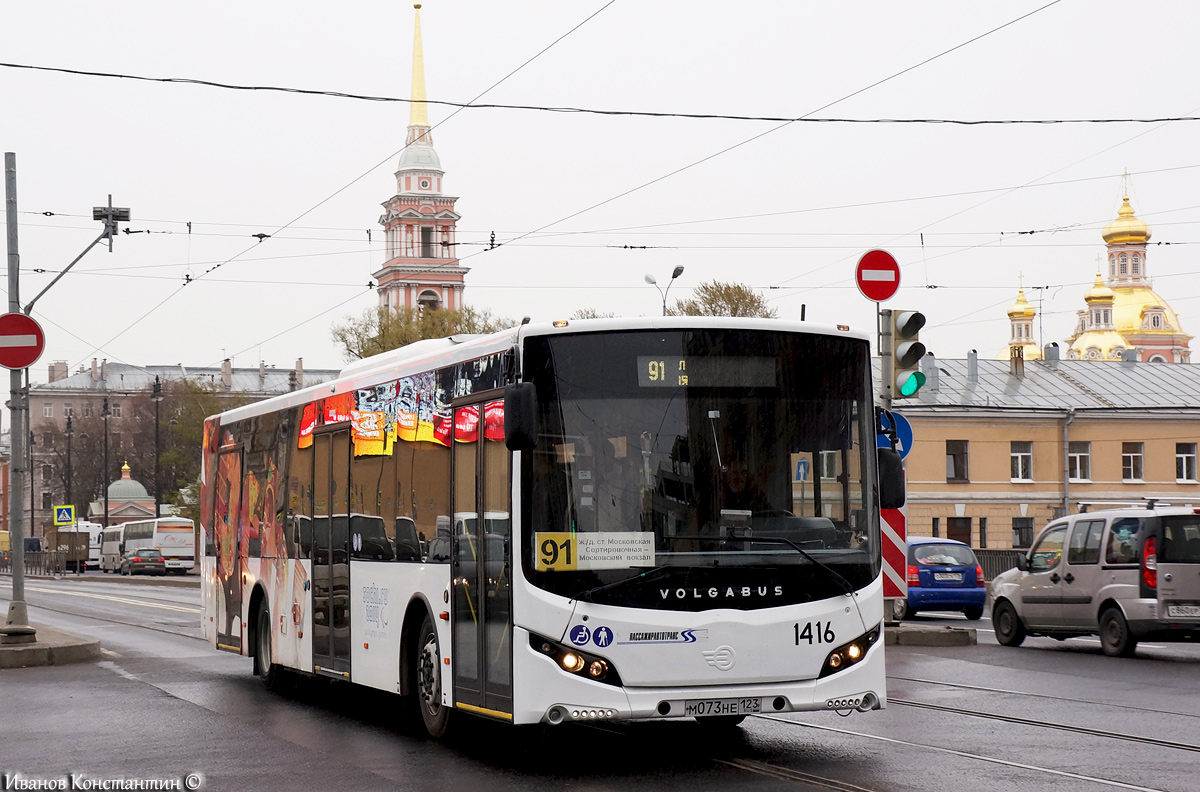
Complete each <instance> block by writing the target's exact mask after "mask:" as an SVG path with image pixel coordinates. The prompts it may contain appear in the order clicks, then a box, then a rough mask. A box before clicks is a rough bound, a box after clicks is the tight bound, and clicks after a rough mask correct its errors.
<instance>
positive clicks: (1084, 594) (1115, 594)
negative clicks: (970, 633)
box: [991, 502, 1200, 657]
mask: <svg viewBox="0 0 1200 792" xmlns="http://www.w3.org/2000/svg"><path fill="white" fill-rule="evenodd" d="M991 595H992V602H993V605H992V626H993V627H994V629H995V631H996V639H997V640H998V641H999V642H1000V643H1002V644H1004V645H1005V646H1019V645H1020V644H1021V642H1022V641H1024V640H1025V636H1026V635H1046V636H1050V637H1053V638H1058V639H1060V640H1061V639H1064V638H1068V637H1070V636H1073V635H1098V636H1100V645H1101V647H1103V649H1104V653H1105V654H1107V655H1111V656H1114V657H1129V656H1131V655H1132V654H1133V652H1134V650H1135V649H1136V648H1137V644H1138V641H1139V640H1142V639H1151V638H1152V639H1154V640H1156V641H1196V642H1200V509H1193V508H1190V507H1189V508H1179V507H1169V508H1168V507H1163V508H1155V507H1154V505H1153V502H1151V507H1150V508H1145V509H1132V508H1130V509H1108V510H1105V511H1095V512H1087V513H1083V514H1072V515H1068V516H1067V517H1064V518H1062V519H1059V520H1055V521H1053V522H1051V523H1050V524H1049V525H1047V526H1046V528H1045V529H1044V530H1043V531H1042V532H1041V534H1039V535H1038V537H1037V539H1036V540H1035V541H1034V543H1033V546H1032V547H1031V548H1030V549H1029V552H1028V553H1026V554H1025V555H1024V556H1022V557H1021V558H1019V559H1018V561H1017V568H1016V569H1010V570H1008V571H1007V572H1003V573H1001V574H1000V575H997V576H996V578H995V579H994V580H993V581H992V586H991Z"/></svg>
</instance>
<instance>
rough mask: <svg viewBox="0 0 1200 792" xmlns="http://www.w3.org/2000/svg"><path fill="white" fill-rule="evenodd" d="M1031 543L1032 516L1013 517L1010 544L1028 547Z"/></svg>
mask: <svg viewBox="0 0 1200 792" xmlns="http://www.w3.org/2000/svg"><path fill="white" fill-rule="evenodd" d="M1031 544H1033V518H1032V517H1013V526H1012V546H1013V547H1029V545H1031Z"/></svg>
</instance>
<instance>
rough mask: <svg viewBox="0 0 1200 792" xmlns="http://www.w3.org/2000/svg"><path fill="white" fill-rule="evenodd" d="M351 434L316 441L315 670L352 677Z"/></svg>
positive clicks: (318, 437) (320, 436)
mask: <svg viewBox="0 0 1200 792" xmlns="http://www.w3.org/2000/svg"><path fill="white" fill-rule="evenodd" d="M349 516H350V433H349V432H346V431H340V432H332V433H325V434H318V435H314V436H313V516H312V533H313V551H312V591H313V623H312V627H313V629H312V632H313V668H314V669H315V670H316V671H318V672H323V673H326V674H332V675H334V676H338V677H342V678H346V679H349V677H350V531H349Z"/></svg>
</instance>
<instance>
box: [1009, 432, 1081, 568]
mask: <svg viewBox="0 0 1200 792" xmlns="http://www.w3.org/2000/svg"><path fill="white" fill-rule="evenodd" d="M1067 478H1068V479H1070V480H1071V481H1090V480H1091V478H1092V444H1091V443H1089V442H1086V441H1079V440H1072V441H1071V442H1070V444H1069V445H1068V446H1067ZM1031 524H1032V523H1031ZM1031 538H1032V537H1031ZM1021 546H1022V547H1028V546H1029V545H1028V544H1024V545H1021Z"/></svg>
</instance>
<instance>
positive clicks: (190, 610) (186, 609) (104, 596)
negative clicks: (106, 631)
mask: <svg viewBox="0 0 1200 792" xmlns="http://www.w3.org/2000/svg"><path fill="white" fill-rule="evenodd" d="M25 588H26V589H27V590H28V591H40V592H41V593H43V594H61V595H63V596H64V597H91V598H92V599H102V600H109V601H111V602H124V603H126V604H128V605H141V606H143V607H146V608H161V609H162V610H173V611H180V612H181V613H199V612H200V609H199V608H189V607H187V606H184V605H163V604H162V603H158V602H142V601H141V600H135V599H128V598H126V597H113V596H110V595H108V594H88V593H86V592H83V591H59V590H57V589H48V588H39V587H38V586H26V587H25Z"/></svg>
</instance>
